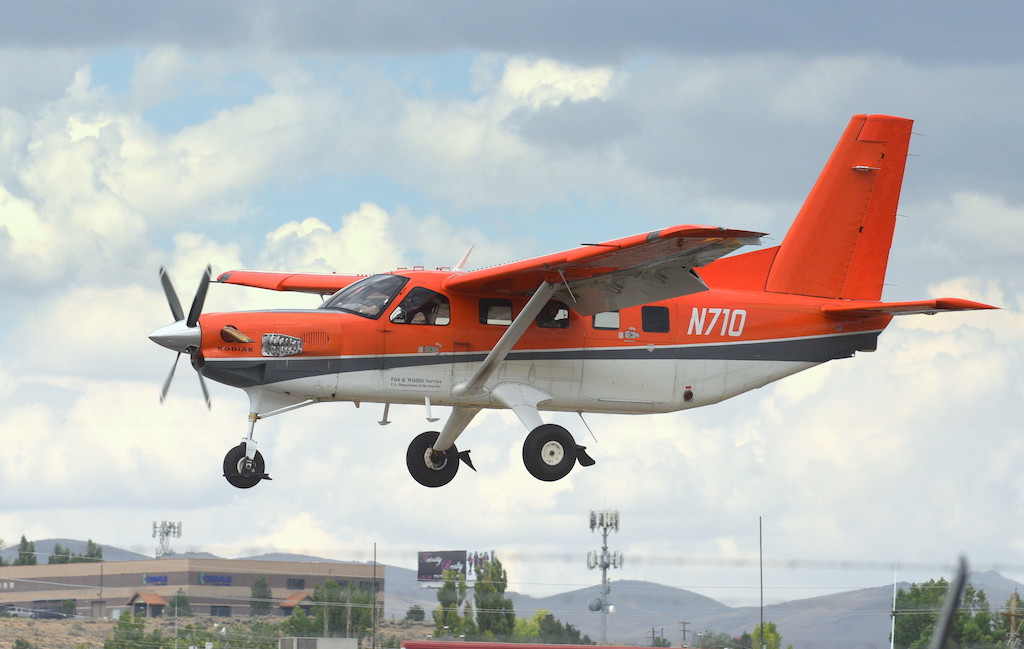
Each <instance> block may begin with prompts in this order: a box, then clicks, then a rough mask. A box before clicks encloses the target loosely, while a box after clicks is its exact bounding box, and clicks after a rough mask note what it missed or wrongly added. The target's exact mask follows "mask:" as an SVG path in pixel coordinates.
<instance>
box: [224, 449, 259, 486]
mask: <svg viewBox="0 0 1024 649" xmlns="http://www.w3.org/2000/svg"><path fill="white" fill-rule="evenodd" d="M244 461H245V445H244V444H239V445H238V446H236V447H234V448H233V449H231V450H230V451H228V452H227V455H225V456H224V478H225V479H226V480H227V481H228V482H229V483H230V484H231V486H232V487H237V488H238V489H251V488H252V487H255V486H256V485H257V484H259V482H260V480H262V479H263V476H264V474H265V473H266V465H265V464H264V462H263V456H262V455H261V454H260V452H259V451H256V456H255V457H253V470H252V472H251V473H250V474H249V475H242V466H243V463H244Z"/></svg>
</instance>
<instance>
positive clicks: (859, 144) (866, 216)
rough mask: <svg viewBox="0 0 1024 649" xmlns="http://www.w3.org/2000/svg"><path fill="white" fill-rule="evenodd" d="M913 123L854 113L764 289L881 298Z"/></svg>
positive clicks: (827, 295) (835, 296)
mask: <svg viewBox="0 0 1024 649" xmlns="http://www.w3.org/2000/svg"><path fill="white" fill-rule="evenodd" d="M912 125H913V121H911V120H909V119H903V118H901V117H889V116H886V115H856V116H854V117H853V118H852V119H851V120H850V124H849V126H847V127H846V132H845V133H843V136H842V138H841V139H840V140H839V144H837V145H836V148H835V150H834V151H833V152H832V157H831V158H829V161H828V163H827V164H826V165H825V168H824V170H822V172H821V175H820V176H819V177H818V181H817V182H816V183H815V184H814V188H813V189H812V190H811V193H810V194H809V195H808V196H807V200H806V201H805V202H804V205H803V207H802V208H801V209H800V213H799V214H797V217H796V220H794V221H793V225H792V227H791V228H790V229H789V233H788V234H786V238H785V239H784V240H783V241H782V245H780V246H779V250H778V254H776V256H775V260H774V262H773V263H772V267H771V270H770V271H769V274H768V282H767V285H766V287H765V288H766V290H768V291H771V292H774V293H792V294H797V295H812V296H816V297H828V298H843V299H851V300H878V299H880V298H881V296H882V282H883V281H884V279H885V268H886V265H887V264H888V261H889V247H890V246H891V245H892V234H893V229H894V228H895V225H896V207H897V204H898V203H899V198H900V187H901V186H902V184H903V169H904V167H905V165H906V161H907V147H908V145H909V143H910V128H911V126H912Z"/></svg>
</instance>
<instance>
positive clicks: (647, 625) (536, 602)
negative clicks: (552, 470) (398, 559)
mask: <svg viewBox="0 0 1024 649" xmlns="http://www.w3.org/2000/svg"><path fill="white" fill-rule="evenodd" d="M34 543H35V548H36V554H37V557H38V560H39V563H40V564H45V563H46V559H47V558H48V557H49V555H50V554H52V553H53V549H54V546H55V545H56V544H58V543H59V544H60V545H61V547H63V548H70V549H71V551H72V552H75V553H78V554H81V553H84V552H85V548H86V542H84V541H77V540H73V539H43V540H39V541H35V542H34ZM100 545H101V547H102V548H103V558H104V560H105V561H134V560H145V559H149V560H152V559H153V557H151V556H147V555H143V554H139V553H137V552H132V551H130V550H124V549H121V548H118V547H116V546H111V545H104V544H100ZM0 556H2V557H3V558H4V559H5V560H6V561H8V562H9V563H10V562H13V561H14V559H16V558H17V556H18V548H17V547H16V546H15V547H10V548H6V549H4V550H3V551H0ZM168 558H219V557H217V556H216V555H213V554H210V553H206V552H189V553H183V554H173V555H169V556H168ZM236 558H237V559H245V560H256V561H295V562H308V561H320V562H327V563H341V561H339V560H335V559H324V558H321V557H315V556H309V555H299V554H289V553H280V552H276V553H268V554H262V555H257V556H249V557H236ZM356 563H366V562H365V561H362V562H356ZM381 565H382V568H383V576H384V579H385V583H384V587H385V591H384V596H385V605H384V615H385V617H387V618H391V619H402V618H404V617H405V614H406V612H407V611H408V610H409V608H410V607H412V606H414V605H418V606H421V607H422V608H423V609H424V610H425V611H427V612H428V616H429V612H430V611H432V610H433V609H435V608H436V607H437V591H436V589H431V588H427V587H424V585H423V584H421V583H420V582H418V581H417V573H416V571H415V570H412V569H408V568H402V567H398V566H391V565H387V564H381ZM968 581H969V582H970V583H971V584H972V585H973V586H974V587H975V588H978V589H980V590H984V591H985V593H986V596H987V597H988V601H989V604H990V606H991V607H992V609H993V610H994V611H997V610H999V607H1001V606H1002V603H1003V602H1005V601H1006V600H1007V599H1008V598H1009V597H1010V594H1011V593H1012V592H1013V591H1014V589H1016V588H1024V585H1021V584H1020V583H1018V582H1016V581H1013V580H1010V579H1007V578H1005V577H1003V576H1002V575H1000V574H999V573H997V572H995V571H987V572H972V573H970V575H969V578H968ZM909 586H910V584H909V583H907V582H900V583H898V584H897V587H898V588H903V589H906V588H909ZM600 591H601V586H600V585H594V586H588V587H584V588H579V589H576V590H572V591H567V592H564V593H558V594H556V595H550V596H546V597H534V596H531V595H525V594H522V593H516V592H513V591H507V592H506V596H507V597H508V598H509V599H510V600H511V601H512V605H513V607H514V609H515V612H516V616H517V617H521V618H532V617H533V616H534V614H535V613H536V612H537V611H547V612H549V613H551V614H552V615H553V616H554V617H555V618H557V619H558V620H560V621H561V622H562V623H565V624H572V625H573V626H574V627H576V628H577V629H579V631H580V632H581V633H582V634H584V635H588V636H590V638H591V639H592V640H595V641H598V640H599V639H600V638H599V636H600V626H601V615H600V614H599V613H594V612H592V611H590V609H589V607H588V604H589V603H590V601H591V600H592V599H594V598H595V597H597V596H599V595H600ZM892 594H893V586H892V584H889V585H883V586H876V587H871V588H862V589H857V590H850V591H846V592H841V593H833V594H829V595H820V596H817V597H811V598H807V599H798V600H792V601H788V602H783V603H779V604H771V605H768V606H766V607H765V609H764V619H765V620H766V621H771V622H774V623H775V624H776V625H777V627H778V629H779V632H780V633H781V634H782V638H783V642H784V644H786V645H793V647H795V648H796V649H829V648H831V647H833V646H835V644H836V641H837V639H839V638H842V642H843V644H844V646H847V647H848V648H849V649H886V648H887V647H888V646H889V629H890V624H891V608H892ZM610 599H611V602H612V604H613V605H614V607H615V613H613V614H610V615H609V616H608V623H607V640H608V641H609V642H612V643H619V644H633V645H646V646H649V645H650V644H651V636H652V634H654V635H663V637H664V638H665V639H666V640H668V641H670V642H671V643H672V645H673V646H678V645H679V644H680V641H681V640H682V637H681V636H682V630H681V629H680V628H679V627H680V625H681V623H682V622H684V621H685V622H686V626H687V627H688V637H687V640H688V643H689V644H690V645H691V646H692V645H696V644H697V633H699V632H704V631H713V632H715V633H727V634H729V635H732V636H739V635H741V634H742V633H743V632H745V631H751V630H753V629H754V628H755V627H756V626H757V624H758V623H759V621H760V616H761V611H760V609H759V608H758V607H756V606H743V607H731V606H728V605H726V604H722V603H721V602H718V601H716V600H714V599H712V598H710V597H707V596H704V595H700V594H699V593H694V592H692V591H688V590H684V589H681V588H676V587H673V586H667V585H663V584H657V583H654V582H648V581H639V580H618V581H613V582H612V583H611V598H610ZM427 619H428V620H429V619H430V618H429V617H428V618H427Z"/></svg>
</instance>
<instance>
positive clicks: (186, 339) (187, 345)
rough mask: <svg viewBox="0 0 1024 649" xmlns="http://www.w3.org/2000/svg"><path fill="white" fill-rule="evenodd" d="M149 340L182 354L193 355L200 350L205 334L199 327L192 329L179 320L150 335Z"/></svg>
mask: <svg viewBox="0 0 1024 649" xmlns="http://www.w3.org/2000/svg"><path fill="white" fill-rule="evenodd" d="M149 339H150V340H152V341H153V342H155V343H156V344H158V345H161V346H163V347H166V348H167V349H171V350H174V351H176V352H179V353H182V354H191V353H193V352H196V351H198V350H199V346H200V344H201V343H202V339H203V332H202V331H201V330H200V329H199V325H196V326H194V327H190V326H188V325H187V324H185V321H184V320H178V321H177V322H174V323H171V324H169V325H165V326H163V327H160V328H159V329H157V330H156V331H154V332H153V333H151V334H149Z"/></svg>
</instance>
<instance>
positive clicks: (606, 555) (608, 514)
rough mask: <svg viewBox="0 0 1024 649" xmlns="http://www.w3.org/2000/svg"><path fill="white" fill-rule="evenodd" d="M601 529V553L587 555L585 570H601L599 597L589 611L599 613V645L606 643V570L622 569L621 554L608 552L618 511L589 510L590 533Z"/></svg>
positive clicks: (617, 525) (617, 519)
mask: <svg viewBox="0 0 1024 649" xmlns="http://www.w3.org/2000/svg"><path fill="white" fill-rule="evenodd" d="M598 528H600V529H601V553H600V554H598V553H597V552H594V551H593V550H591V551H590V552H589V553H588V554H587V568H589V569H591V570H593V569H595V568H600V569H601V596H600V597H595V598H594V599H592V600H591V601H590V610H591V611H594V612H597V611H600V612H601V644H607V643H608V612H609V610H610V609H611V607H610V606H609V605H608V594H609V593H611V592H612V586H611V582H609V581H608V568H621V567H622V553H621V552H608V532H609V530H615V531H616V532H618V531H619V511H618V510H617V509H606V510H604V511H600V512H596V511H594V510H590V531H591V532H593V531H594V530H595V529H598Z"/></svg>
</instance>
